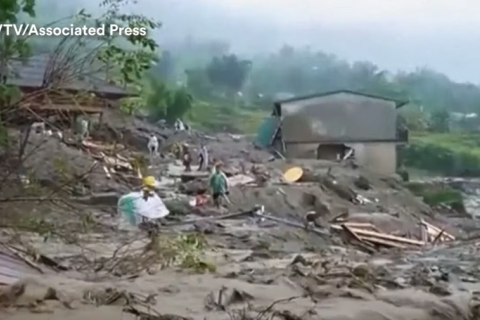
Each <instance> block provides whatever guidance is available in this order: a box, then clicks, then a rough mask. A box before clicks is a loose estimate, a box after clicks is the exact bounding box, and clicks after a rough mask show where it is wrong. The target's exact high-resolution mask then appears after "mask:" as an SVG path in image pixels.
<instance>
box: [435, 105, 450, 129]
mask: <svg viewBox="0 0 480 320" xmlns="http://www.w3.org/2000/svg"><path fill="white" fill-rule="evenodd" d="M430 129H431V130H432V131H434V132H448V131H449V130H450V114H449V113H448V111H447V110H445V109H440V110H436V111H434V112H433V113H432V115H431V117H430Z"/></svg>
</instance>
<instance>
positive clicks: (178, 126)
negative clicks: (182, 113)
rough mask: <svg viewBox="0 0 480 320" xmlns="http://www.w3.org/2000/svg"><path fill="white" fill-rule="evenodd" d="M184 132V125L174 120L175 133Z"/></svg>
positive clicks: (180, 121)
mask: <svg viewBox="0 0 480 320" xmlns="http://www.w3.org/2000/svg"><path fill="white" fill-rule="evenodd" d="M184 130H185V125H184V124H183V121H182V120H180V119H177V120H175V131H184Z"/></svg>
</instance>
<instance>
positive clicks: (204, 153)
mask: <svg viewBox="0 0 480 320" xmlns="http://www.w3.org/2000/svg"><path fill="white" fill-rule="evenodd" d="M203 169H207V170H208V150H207V147H206V146H205V145H203V144H202V145H201V146H200V149H199V150H198V171H202V170H203Z"/></svg>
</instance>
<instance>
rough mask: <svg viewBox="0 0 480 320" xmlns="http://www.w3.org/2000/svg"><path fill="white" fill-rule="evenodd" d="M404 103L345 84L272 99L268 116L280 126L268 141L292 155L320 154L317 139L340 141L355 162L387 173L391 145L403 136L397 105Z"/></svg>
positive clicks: (391, 157) (391, 158) (391, 170)
mask: <svg viewBox="0 0 480 320" xmlns="http://www.w3.org/2000/svg"><path fill="white" fill-rule="evenodd" d="M405 104H406V103H405V102H402V101H396V100H392V99H388V98H384V97H379V96H373V95H368V94H364V93H359V92H353V91H347V90H342V91H334V92H328V93H323V94H316V95H310V96H304V97H296V98H291V99H287V100H282V101H278V102H276V103H275V106H274V111H273V116H274V117H276V118H277V119H278V120H279V123H280V126H279V128H278V130H277V132H276V134H275V137H274V139H273V143H274V146H275V147H276V148H281V151H283V153H284V154H285V155H286V156H287V157H295V158H312V157H319V158H321V154H320V155H319V150H320V148H319V147H321V146H322V145H323V146H326V145H329V146H331V145H334V144H345V145H347V146H349V147H350V148H352V149H354V150H355V157H356V159H357V162H358V163H359V164H360V165H363V166H366V167H369V168H371V169H372V170H375V171H378V172H379V173H383V174H391V173H394V172H395V170H396V166H397V160H396V159H397V155H396V146H397V145H398V144H400V143H406V142H407V140H408V136H407V135H405V134H403V135H400V136H399V131H398V129H397V109H398V108H400V107H401V106H403V105H405ZM329 150H332V148H330V149H329Z"/></svg>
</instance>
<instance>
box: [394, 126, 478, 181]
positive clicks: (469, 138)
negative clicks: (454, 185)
mask: <svg viewBox="0 0 480 320" xmlns="http://www.w3.org/2000/svg"><path fill="white" fill-rule="evenodd" d="M400 156H401V161H402V164H403V165H404V166H405V167H410V168H417V169H421V170H426V171H428V172H431V173H435V174H440V175H446V176H467V177H473V176H480V134H472V133H468V134H467V133H421V132H414V133H413V134H412V137H411V139H410V143H409V144H408V145H407V146H406V147H405V148H404V150H402V152H401V153H400Z"/></svg>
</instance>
